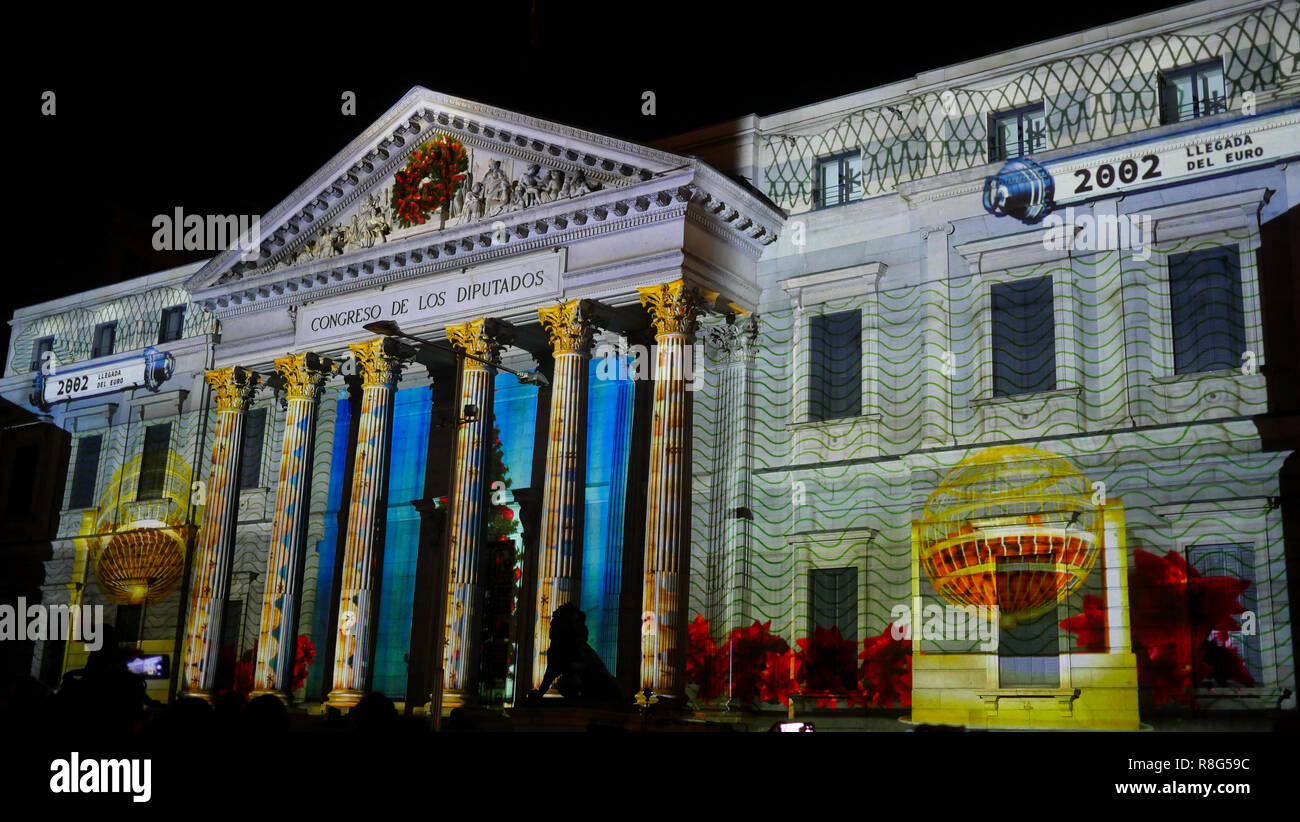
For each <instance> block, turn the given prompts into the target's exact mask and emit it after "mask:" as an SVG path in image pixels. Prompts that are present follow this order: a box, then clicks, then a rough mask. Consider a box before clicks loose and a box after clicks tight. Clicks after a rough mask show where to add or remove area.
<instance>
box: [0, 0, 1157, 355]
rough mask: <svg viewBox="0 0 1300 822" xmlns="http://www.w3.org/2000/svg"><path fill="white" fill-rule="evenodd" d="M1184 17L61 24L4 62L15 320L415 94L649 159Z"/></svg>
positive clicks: (247, 200) (340, 18)
mask: <svg viewBox="0 0 1300 822" xmlns="http://www.w3.org/2000/svg"><path fill="white" fill-rule="evenodd" d="M1173 5H1177V4H1174V3H1168V2H1165V3H1159V2H1125V3H1087V4H1073V3H1070V4H1066V3H1059V4H1055V5H1053V6H1047V5H1043V4H1039V5H1038V6H1035V5H1034V4H1024V5H1013V4H996V5H995V6H990V5H989V4H974V3H970V4H961V5H956V6H943V5H939V4H934V5H931V4H928V3H927V4H922V3H897V4H889V5H888V7H885V6H883V5H881V4H874V3H855V4H850V5H843V6H837V5H819V4H816V3H800V4H769V3H761V2H755V3H750V4H746V3H725V4H709V3H707V2H706V0H698V1H697V2H696V3H694V4H683V5H675V4H671V3H657V2H651V3H635V4H633V3H607V4H603V5H573V4H554V3H545V2H537V3H536V4H532V3H529V2H526V1H525V2H516V3H503V4H496V3H488V2H479V3H473V4H460V5H457V4H454V3H447V2H445V0H444V1H443V2H439V3H433V4H422V5H420V6H418V7H417V6H416V5H414V4H412V5H409V6H391V5H384V6H381V5H376V6H373V7H370V6H367V5H366V4H351V5H349V6H335V5H332V4H331V5H324V4H323V5H320V6H316V7H313V8H307V7H305V6H296V7H295V10H296V11H297V16H296V17H293V18H285V19H283V20H270V19H268V18H266V17H265V16H263V15H262V14H260V13H259V14H252V13H251V12H243V13H237V12H235V11H233V10H229V8H230V7H225V6H223V7H222V9H221V10H220V13H219V16H218V17H215V18H213V19H211V20H205V19H201V18H199V17H196V16H194V12H193V11H190V10H189V9H191V8H193V7H191V6H182V5H180V4H173V5H171V6H169V7H168V8H169V9H170V11H169V12H168V16H167V17H164V18H158V17H155V18H154V19H153V20H152V21H150V22H144V21H132V20H129V19H126V18H125V17H123V16H122V14H121V13H118V12H114V14H113V17H112V19H111V20H102V21H98V20H93V19H87V18H79V19H78V20H77V21H76V33H73V32H72V31H70V30H69V28H68V26H69V24H70V23H72V22H73V21H71V20H69V19H66V18H68V17H71V12H70V11H68V10H66V9H65V7H62V6H60V7H59V8H58V9H56V10H55V13H56V14H57V15H58V17H56V18H54V19H51V20H49V21H47V22H46V25H45V26H41V25H36V26H33V27H31V28H27V29H23V30H22V31H21V32H20V31H19V30H18V29H15V30H13V31H11V32H10V38H11V49H16V48H18V46H19V41H22V42H26V43H28V44H29V45H31V46H35V49H34V50H33V51H32V52H31V53H30V54H28V55H26V56H21V57H20V56H19V54H20V52H18V51H13V50H11V52H10V58H11V63H14V65H12V66H11V72H16V74H15V73H11V76H10V81H11V84H12V91H11V94H12V99H11V105H10V107H9V108H10V112H11V113H12V116H11V117H10V118H8V121H9V124H10V134H11V136H12V135H16V134H20V135H22V137H23V140H22V141H21V143H18V144H15V145H14V146H11V148H10V157H11V167H12V171H11V173H14V174H16V175H17V177H18V181H19V183H20V185H19V186H18V187H16V189H15V190H16V191H17V192H21V194H20V198H19V199H18V201H17V202H16V203H15V204H14V205H13V206H11V209H13V210H12V211H11V217H10V220H9V235H10V236H9V246H10V249H11V251H12V250H14V249H16V250H17V255H18V259H17V260H11V262H10V266H11V268H10V269H9V272H8V277H6V280H7V282H6V287H5V288H4V289H3V295H4V296H3V305H0V312H3V317H4V319H8V318H9V317H11V316H12V313H13V310H14V309H15V308H17V307H20V306H24V305H30V304H32V303H36V302H40V301H42V300H48V299H53V298H55V297H60V296H65V295H69V294H73V293H76V292H79V291H82V290H85V289H88V288H94V287H97V286H100V285H107V284H109V283H113V282H117V281H119V280H122V279H125V278H129V277H133V276H138V275H140V274H146V273H149V272H152V271H159V270H163V269H166V268H171V267H174V266H177V265H182V264H184V263H186V262H191V261H193V260H196V259H201V258H202V257H203V256H205V255H204V254H201V253H199V254H195V253H186V252H158V251H154V250H153V248H152V247H151V238H152V236H153V231H154V230H153V228H152V227H151V225H150V222H151V220H152V219H153V216H154V215H156V214H160V213H171V212H172V211H173V210H174V209H175V208H176V207H178V206H179V207H181V208H183V209H184V211H185V212H186V213H200V214H208V213H215V214H264V213H266V212H267V211H269V210H270V209H271V208H272V207H273V206H274V205H275V204H277V203H278V202H279V201H280V200H281V199H282V198H283V197H285V196H286V195H288V194H289V193H290V192H291V191H292V190H293V189H294V188H295V187H297V186H298V185H299V184H301V183H302V181H303V180H305V179H307V178H308V177H309V176H310V175H311V174H312V173H314V172H315V171H316V170H317V169H318V168H319V167H320V166H321V165H322V164H323V163H325V162H326V161H327V160H328V159H329V158H330V157H331V156H333V155H334V154H335V153H336V152H338V151H339V150H340V149H341V148H343V147H344V146H345V145H346V144H347V143H348V142H349V141H350V140H351V139H353V138H354V137H355V136H356V135H357V134H358V133H360V132H361V131H362V130H364V129H365V128H366V126H368V125H369V124H370V123H371V122H372V121H373V120H374V119H375V118H377V117H378V116H379V115H380V114H382V113H383V112H384V111H385V110H386V109H388V108H389V107H390V106H391V105H392V104H393V103H395V102H396V101H397V100H398V99H399V98H400V97H401V96H402V95H403V94H404V93H405V92H406V91H407V90H408V89H410V88H411V86H414V85H423V86H426V87H428V88H431V89H434V90H437V91H442V92H446V93H449V94H453V95H457V96H460V97H465V98H468V99H471V100H477V101H480V102H483V103H487V104H491V105H496V106H500V107H503V108H507V109H512V110H515V111H520V112H525V113H528V114H533V115H537V116H539V117H543V118H546V119H551V120H555V121H558V122H561V123H567V124H570V125H573V126H577V127H580V128H585V129H588V130H591V131H597V132H603V133H606V134H612V135H616V136H619V137H625V138H627V139H630V140H634V141H650V140H653V139H656V138H659V137H663V136H667V135H671V134H674V133H677V132H681V131H686V130H689V129H691V128H695V127H698V126H703V125H708V124H710V123H715V122H718V121H722V120H726V119H729V118H732V117H736V116H740V115H743V114H749V113H758V114H768V113H773V112H779V111H782V110H785V109H789V108H793V107H795V106H799V105H803V104H806V103H810V102H815V101H818V100H822V99H826V98H829V97H834V96H838V95H842V94H848V93H850V92H854V91H859V90H862V89H866V88H871V87H873V86H877V85H881V84H883V83H889V82H893V81H896V80H901V79H904V78H906V77H909V76H912V75H914V74H916V73H918V72H921V71H926V70H930V69H933V68H939V67H942V66H944V65H948V64H951V63H955V62H960V61H962V60H966V59H971V58H975V57H980V56H984V55H988V54H992V53H996V52H998V51H1002V50H1004V49H1008V48H1013V47H1016V46H1020V45H1025V44H1028V43H1033V42H1037V41H1039V40H1043V39H1047V38H1049V37H1053V36H1058V35H1063V34H1068V33H1071V32H1076V31H1080V30H1083V29H1085V28H1088V27H1090V26H1095V25H1101V24H1105V23H1110V22H1114V21H1117V20H1122V19H1125V18H1127V17H1132V16H1135V15H1138V14H1141V13H1145V12H1148V11H1152V10H1155V9H1159V8H1166V7H1170V6H1173ZM51 7H53V4H51ZM1035 8H1037V10H1038V11H1037V12H1036V13H1035V12H1034V10H1035ZM448 9H469V10H470V11H478V12H479V15H478V16H477V17H475V18H473V19H464V13H463V12H460V13H457V14H454V15H450V16H444V15H446V12H447V10H448ZM990 9H997V11H996V12H995V13H990ZM182 10H185V11H184V16H181V17H177V16H175V15H181V14H182ZM47 89H49V90H53V91H54V92H55V93H56V94H57V114H56V116H54V117H45V116H41V113H40V105H41V94H42V92H43V91H45V90H47ZM344 90H349V91H354V92H356V94H357V114H356V116H355V117H347V116H344V115H343V114H342V113H341V111H340V106H341V95H342V93H343V91H344ZM646 90H651V91H654V92H655V94H656V97H657V105H658V113H657V115H656V116H654V117H645V116H642V114H641V94H642V92H644V91H646ZM14 112H16V113H14ZM24 147H25V148H24ZM7 331H8V328H7V325H6V326H5V327H4V334H5V336H6V337H7Z"/></svg>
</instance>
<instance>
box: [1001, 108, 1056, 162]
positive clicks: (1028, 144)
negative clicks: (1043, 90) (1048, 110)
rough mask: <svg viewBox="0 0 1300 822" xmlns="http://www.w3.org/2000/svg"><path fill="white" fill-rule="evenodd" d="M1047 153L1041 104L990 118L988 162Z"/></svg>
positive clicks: (1044, 120)
mask: <svg viewBox="0 0 1300 822" xmlns="http://www.w3.org/2000/svg"><path fill="white" fill-rule="evenodd" d="M1046 150H1047V119H1046V118H1045V117H1044V115H1043V104H1042V103H1039V104H1038V105H1035V106H1026V107H1025V108H1018V109H1014V110H1012V111H1003V112H1000V113H998V114H993V115H990V116H989V162H990V163H996V162H998V161H999V160H1010V159H1011V158H1012V157H1020V156H1023V155H1025V154H1033V153H1035V152H1038V151H1046Z"/></svg>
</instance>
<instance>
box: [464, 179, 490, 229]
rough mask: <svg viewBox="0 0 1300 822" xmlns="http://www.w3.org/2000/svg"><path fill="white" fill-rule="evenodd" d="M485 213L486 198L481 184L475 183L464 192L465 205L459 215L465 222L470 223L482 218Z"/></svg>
mask: <svg viewBox="0 0 1300 822" xmlns="http://www.w3.org/2000/svg"><path fill="white" fill-rule="evenodd" d="M485 213H486V200H485V197H484V195H483V184H482V183H475V184H474V188H473V189H471V190H470V191H468V192H466V194H465V207H464V209H463V210H462V211H461V213H460V216H462V217H464V218H465V222H467V223H472V222H474V221H475V220H481V219H483V215H484V214H485Z"/></svg>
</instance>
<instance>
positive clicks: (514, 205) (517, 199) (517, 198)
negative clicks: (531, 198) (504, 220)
mask: <svg viewBox="0 0 1300 822" xmlns="http://www.w3.org/2000/svg"><path fill="white" fill-rule="evenodd" d="M523 207H524V184H523V183H522V182H520V181H519V180H515V181H514V182H513V183H511V184H510V198H509V200H507V201H506V208H505V210H506V211H518V210H520V209H521V208H523Z"/></svg>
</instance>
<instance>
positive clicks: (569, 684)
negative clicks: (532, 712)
mask: <svg viewBox="0 0 1300 822" xmlns="http://www.w3.org/2000/svg"><path fill="white" fill-rule="evenodd" d="M587 636H588V633H587V616H586V614H584V613H583V612H582V611H580V610H579V609H578V607H577V606H576V605H574V604H572V603H569V602H566V603H564V604H563V605H561V606H560V607H559V608H556V609H555V613H553V614H551V646H550V648H548V649H547V651H546V674H545V676H544V677H543V678H542V684H541V687H540V688H538V689H537V690H536V691H530V692H529V694H528V695H527V697H526V698H525V702H532V703H536V702H539V701H540V700H541V698H542V696H543V695H544V694H545V693H546V692H547V691H548V690H550V688H551V685H552V684H554V685H555V690H556V691H558V692H559V693H560V695H561V696H563V697H564V698H565V699H569V700H575V701H580V702H621V701H623V692H622V690H621V689H620V688H619V687H618V681H617V680H616V679H614V677H613V676H612V675H611V674H610V672H609V669H608V668H606V667H605V663H604V662H602V661H601V659H600V656H599V655H598V654H597V653H596V651H595V649H594V648H592V647H591V646H590V645H589V644H587Z"/></svg>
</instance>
